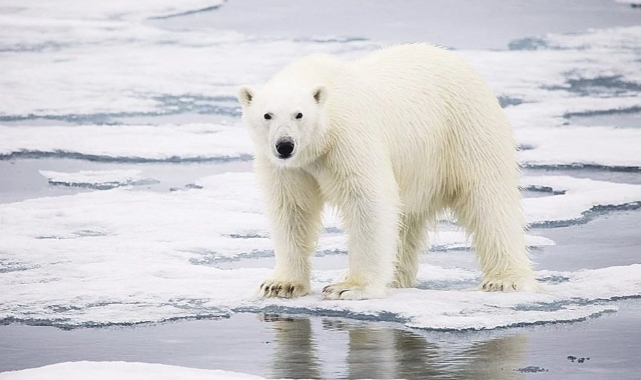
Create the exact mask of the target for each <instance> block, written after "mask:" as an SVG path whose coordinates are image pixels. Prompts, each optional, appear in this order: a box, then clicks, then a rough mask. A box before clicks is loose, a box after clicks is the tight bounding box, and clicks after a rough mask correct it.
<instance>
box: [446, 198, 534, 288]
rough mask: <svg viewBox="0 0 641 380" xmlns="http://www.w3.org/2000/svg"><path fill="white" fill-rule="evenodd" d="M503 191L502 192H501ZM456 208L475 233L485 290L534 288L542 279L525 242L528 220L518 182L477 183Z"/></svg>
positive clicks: (475, 243)
mask: <svg viewBox="0 0 641 380" xmlns="http://www.w3.org/2000/svg"><path fill="white" fill-rule="evenodd" d="M498 194H501V196H498ZM454 211H455V213H456V216H457V218H458V221H459V223H460V224H462V225H463V227H465V229H466V230H467V232H468V234H470V235H471V237H472V243H473V245H474V248H475V249H476V253H477V256H478V259H479V262H480V264H481V268H482V270H483V275H484V280H483V282H482V284H481V289H483V290H485V291H534V290H537V289H538V283H537V282H536V279H535V277H534V272H533V270H532V262H531V261H530V258H529V256H528V250H527V247H526V244H525V222H524V218H523V213H522V210H521V198H520V194H519V190H518V187H517V186H514V188H513V189H512V188H503V189H500V188H496V187H490V188H487V187H484V186H482V185H478V186H476V187H475V188H474V189H470V190H469V194H468V196H467V197H466V199H459V200H458V202H457V204H456V205H455V206H454Z"/></svg>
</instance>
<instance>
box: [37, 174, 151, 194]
mask: <svg viewBox="0 0 641 380" xmlns="http://www.w3.org/2000/svg"><path fill="white" fill-rule="evenodd" d="M140 173H141V171H140V170H82V171H79V172H72V173H63V172H55V171H49V170H40V174H42V175H43V176H45V177H47V180H48V181H49V183H50V184H52V185H60V186H72V187H85V188H90V189H98V190H108V189H113V188H115V187H121V186H140V185H151V184H154V183H158V181H157V180H155V179H152V178H142V177H141V176H140Z"/></svg>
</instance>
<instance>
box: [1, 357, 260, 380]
mask: <svg viewBox="0 0 641 380" xmlns="http://www.w3.org/2000/svg"><path fill="white" fill-rule="evenodd" d="M84 379H92V380H113V379H119V380H157V379H163V380H184V379H189V380H259V379H264V378H263V377H259V376H253V375H247V374H244V373H238V372H230V371H222V370H214V369H197V368H187V367H179V366H173V365H166V364H152V363H135V362H87V361H82V362H66V363H58V364H52V365H47V366H44V367H40V368H30V369H25V370H21V371H12V372H3V373H0V380H84Z"/></svg>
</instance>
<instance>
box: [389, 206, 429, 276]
mask: <svg viewBox="0 0 641 380" xmlns="http://www.w3.org/2000/svg"><path fill="white" fill-rule="evenodd" d="M426 220H427V218H426V217H425V216H424V215H421V214H403V215H401V218H400V223H399V224H400V225H399V238H398V253H397V254H396V271H395V274H394V281H393V282H392V286H393V287H395V288H411V287H414V286H416V274H417V273H418V266H419V263H420V261H421V260H420V258H421V250H422V248H423V247H424V246H425V240H426V235H427V234H426V232H427V231H426Z"/></svg>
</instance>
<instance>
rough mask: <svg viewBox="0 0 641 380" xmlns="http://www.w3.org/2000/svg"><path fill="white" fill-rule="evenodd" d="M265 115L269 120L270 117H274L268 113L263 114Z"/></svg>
mask: <svg viewBox="0 0 641 380" xmlns="http://www.w3.org/2000/svg"><path fill="white" fill-rule="evenodd" d="M263 117H264V118H265V120H269V119H271V118H272V115H270V114H268V113H266V114H264V115H263Z"/></svg>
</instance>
